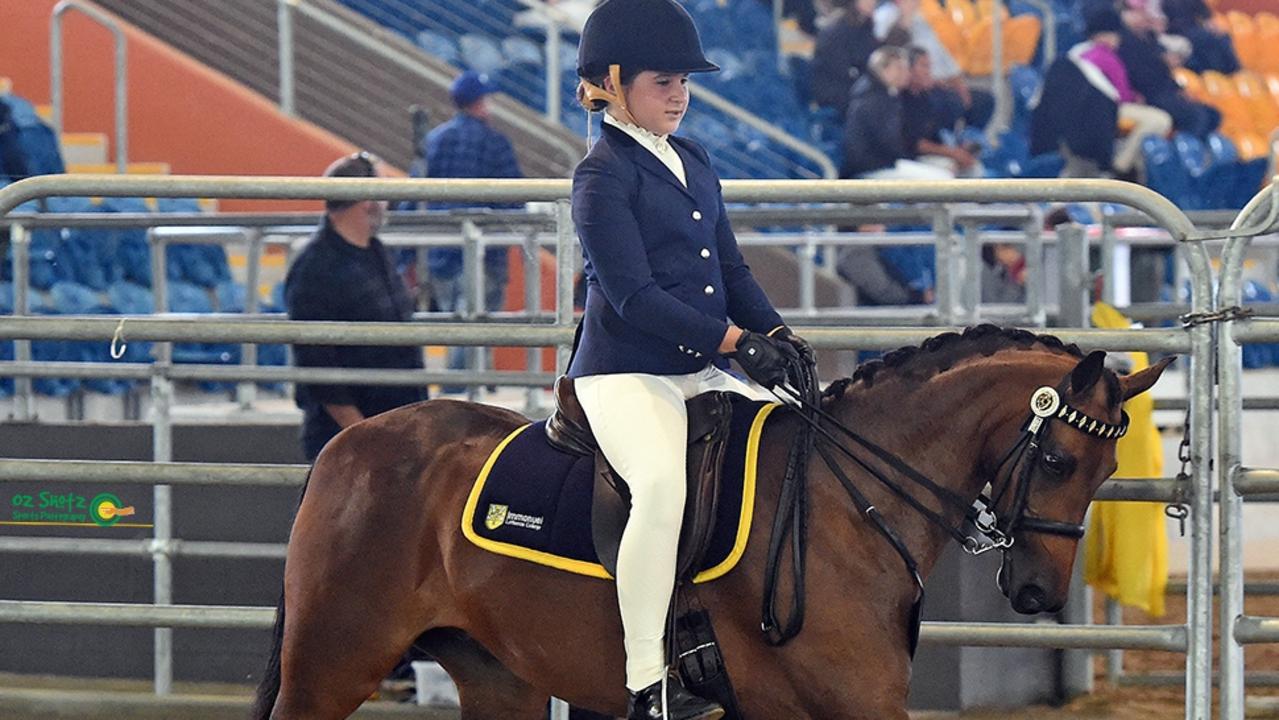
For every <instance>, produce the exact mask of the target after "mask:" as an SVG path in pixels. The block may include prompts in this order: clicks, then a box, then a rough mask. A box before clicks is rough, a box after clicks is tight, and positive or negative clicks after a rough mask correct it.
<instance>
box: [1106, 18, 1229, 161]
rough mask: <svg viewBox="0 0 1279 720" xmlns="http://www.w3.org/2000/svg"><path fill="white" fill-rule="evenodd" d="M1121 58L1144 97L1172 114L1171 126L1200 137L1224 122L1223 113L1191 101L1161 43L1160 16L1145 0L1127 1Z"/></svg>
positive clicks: (1135, 86) (1121, 36) (1131, 79)
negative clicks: (1176, 77) (1222, 120)
mask: <svg viewBox="0 0 1279 720" xmlns="http://www.w3.org/2000/svg"><path fill="white" fill-rule="evenodd" d="M1122 19H1123V25H1124V29H1123V32H1122V33H1121V35H1120V41H1119V57H1120V58H1121V59H1122V60H1123V64H1124V67H1125V68H1126V69H1127V71H1128V79H1129V80H1130V81H1131V83H1132V89H1133V90H1134V91H1136V92H1137V93H1140V94H1141V95H1143V96H1145V99H1146V103H1147V104H1149V105H1153V106H1155V107H1157V108H1160V109H1161V110H1164V111H1165V112H1167V113H1168V114H1169V115H1171V116H1172V126H1173V128H1174V129H1176V130H1178V131H1180V132H1187V133H1190V134H1191V135H1194V136H1196V137H1198V138H1200V139H1204V138H1206V137H1208V134H1209V133H1211V132H1212V131H1214V130H1216V129H1217V127H1218V126H1220V125H1221V113H1220V112H1218V111H1217V110H1216V109H1215V108H1212V107H1209V106H1207V105H1204V104H1203V103H1200V102H1196V101H1194V100H1192V99H1191V98H1190V97H1189V96H1188V95H1186V93H1185V92H1183V91H1182V89H1181V87H1180V86H1179V85H1177V81H1176V80H1175V79H1173V76H1172V69H1171V67H1170V64H1169V60H1168V58H1166V57H1165V51H1164V47H1163V45H1162V44H1160V42H1159V26H1160V24H1161V20H1160V16H1158V15H1157V14H1156V13H1155V12H1152V10H1151V8H1150V7H1149V6H1148V5H1147V4H1146V2H1145V0H1128V6H1127V9H1125V10H1124V11H1123V14H1122Z"/></svg>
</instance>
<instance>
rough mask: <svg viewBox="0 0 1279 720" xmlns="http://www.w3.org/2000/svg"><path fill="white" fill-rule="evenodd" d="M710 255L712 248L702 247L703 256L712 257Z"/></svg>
mask: <svg viewBox="0 0 1279 720" xmlns="http://www.w3.org/2000/svg"><path fill="white" fill-rule="evenodd" d="M710 256H711V249H710V248H702V257H704V258H708V257H710Z"/></svg>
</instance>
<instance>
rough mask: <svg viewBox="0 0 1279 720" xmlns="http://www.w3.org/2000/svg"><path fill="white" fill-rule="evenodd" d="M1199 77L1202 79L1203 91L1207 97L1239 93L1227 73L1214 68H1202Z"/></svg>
mask: <svg viewBox="0 0 1279 720" xmlns="http://www.w3.org/2000/svg"><path fill="white" fill-rule="evenodd" d="M1199 78H1200V79H1201V80H1203V86H1204V92H1206V93H1207V97H1209V98H1219V97H1221V96H1223V95H1238V94H1239V91H1238V90H1236V89H1235V83H1234V81H1233V80H1231V79H1230V76H1229V75H1226V74H1224V73H1220V72H1217V71H1216V70H1204V72H1203V74H1202V75H1200V76H1199Z"/></svg>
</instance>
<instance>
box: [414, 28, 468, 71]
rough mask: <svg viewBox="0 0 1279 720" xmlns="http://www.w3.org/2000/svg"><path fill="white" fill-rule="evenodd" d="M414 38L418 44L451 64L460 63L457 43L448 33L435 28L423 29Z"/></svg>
mask: <svg viewBox="0 0 1279 720" xmlns="http://www.w3.org/2000/svg"><path fill="white" fill-rule="evenodd" d="M414 40H415V41H416V43H417V46H418V47H420V48H422V49H423V50H425V51H426V52H428V53H430V54H431V55H434V56H435V57H437V58H439V59H440V60H443V61H444V62H446V63H449V64H450V65H460V64H461V58H460V57H459V55H458V49H457V43H456V42H454V41H453V39H452V38H450V37H448V36H447V35H445V34H443V33H440V32H436V31H434V30H422V31H421V32H419V33H418V34H417V35H416V36H415V37H414Z"/></svg>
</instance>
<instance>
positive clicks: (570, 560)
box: [462, 397, 780, 582]
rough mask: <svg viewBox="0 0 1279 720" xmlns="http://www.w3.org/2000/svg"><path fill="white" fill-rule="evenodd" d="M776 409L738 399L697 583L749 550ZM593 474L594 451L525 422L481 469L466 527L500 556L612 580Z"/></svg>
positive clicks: (464, 518)
mask: <svg viewBox="0 0 1279 720" xmlns="http://www.w3.org/2000/svg"><path fill="white" fill-rule="evenodd" d="M778 407H780V406H779V405H777V404H776V403H766V402H759V401H754V400H750V399H747V398H745V397H741V398H738V397H734V398H733V414H732V421H731V425H730V430H729V439H728V447H727V449H726V452H725V454H724V466H723V469H722V471H721V483H720V487H721V490H720V498H719V502H718V504H717V511H718V512H717V518H716V521H715V528H714V532H713V536H712V538H711V541H710V545H709V548H708V550H707V552H706V556H705V559H704V560H703V562H702V564H701V567H700V568H699V572H698V573H697V575H696V576H695V577H694V582H707V581H709V580H713V579H715V578H717V577H720V576H722V575H724V574H725V573H727V572H728V571H729V570H731V569H732V568H733V567H734V566H735V565H736V564H737V561H738V560H740V559H741V555H742V553H743V552H744V551H745V549H746V538H747V537H748V536H749V534H750V524H751V516H752V514H753V510H754V501H755V466H756V459H757V458H758V456H759V442H760V437H761V435H762V434H763V429H764V423H765V420H766V419H767V418H768V416H769V414H770V413H771V412H772V411H773V410H775V409H777V408H778ZM594 476H595V459H594V457H591V456H581V455H574V454H571V453H566V452H564V451H562V450H559V449H557V448H555V447H552V446H551V444H550V442H549V441H548V440H547V439H546V422H545V421H540V422H536V423H531V424H528V425H524V426H522V427H520V428H518V429H516V430H515V431H513V432H512V433H511V434H510V435H508V436H507V437H506V439H504V440H503V441H502V442H501V443H500V444H499V445H498V446H497V448H495V449H494V450H493V452H492V454H491V455H490V456H489V458H488V461H487V462H486V463H485V464H484V467H483V468H482V469H481V471H480V474H479V476H478V477H477V478H476V480H475V485H474V487H473V488H472V489H471V495H470V498H469V499H468V500H467V504H466V509H465V511H464V512H463V515H462V532H463V534H464V535H465V536H466V537H467V539H469V540H470V541H471V542H473V543H475V544H476V545H478V546H479V547H481V548H484V549H485V550H489V551H491V552H495V553H498V554H500V555H507V556H510V557H516V558H520V559H523V560H528V561H530V562H535V563H538V564H541V565H547V566H550V567H553V568H558V569H560V570H565V571H568V572H573V573H578V574H581V575H589V576H591V577H598V578H610V577H611V576H610V575H609V573H608V571H606V570H605V569H604V566H603V565H601V564H600V561H599V557H598V556H597V555H596V552H595V546H594V542H593V540H592V535H591V497H592V492H593V491H594V485H595V477H594Z"/></svg>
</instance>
